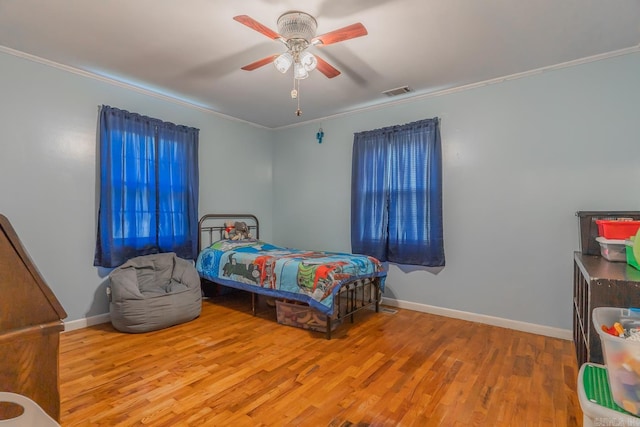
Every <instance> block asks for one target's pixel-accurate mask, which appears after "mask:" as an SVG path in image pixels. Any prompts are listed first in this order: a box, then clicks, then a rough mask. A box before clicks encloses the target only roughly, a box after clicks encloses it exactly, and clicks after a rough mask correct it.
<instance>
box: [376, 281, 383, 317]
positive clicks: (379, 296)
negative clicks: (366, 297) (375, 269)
mask: <svg viewBox="0 0 640 427" xmlns="http://www.w3.org/2000/svg"><path fill="white" fill-rule="evenodd" d="M375 288H376V291H375V292H376V313H380V299H381V298H382V292H380V279H376V284H375Z"/></svg>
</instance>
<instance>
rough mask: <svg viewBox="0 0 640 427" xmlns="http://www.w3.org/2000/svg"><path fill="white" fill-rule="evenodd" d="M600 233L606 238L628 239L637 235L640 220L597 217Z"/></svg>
mask: <svg viewBox="0 0 640 427" xmlns="http://www.w3.org/2000/svg"><path fill="white" fill-rule="evenodd" d="M596 224H598V234H599V235H600V236H602V237H604V238H605V239H628V238H629V237H631V236H635V235H636V233H637V232H638V228H640V221H625V220H622V221H621V220H606V219H597V220H596Z"/></svg>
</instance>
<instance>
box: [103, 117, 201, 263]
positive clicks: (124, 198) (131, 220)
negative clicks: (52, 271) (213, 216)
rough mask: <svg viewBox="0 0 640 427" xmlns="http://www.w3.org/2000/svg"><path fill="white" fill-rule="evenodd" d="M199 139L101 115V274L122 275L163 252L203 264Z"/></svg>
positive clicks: (185, 131) (189, 132) (186, 130)
mask: <svg viewBox="0 0 640 427" xmlns="http://www.w3.org/2000/svg"><path fill="white" fill-rule="evenodd" d="M198 134H199V130H198V129H196V128H192V127H187V126H180V125H175V124H173V123H168V122H163V121H161V120H158V119H153V118H150V117H145V116H142V115H140V114H136V113H130V112H128V111H124V110H120V109H117V108H113V107H109V106H106V105H103V106H102V107H101V109H100V134H99V138H100V140H99V144H100V162H99V163H100V206H99V210H98V233H97V239H96V251H95V258H94V263H93V264H94V265H95V266H101V267H117V266H119V265H121V264H123V263H124V262H125V261H127V260H128V259H130V258H133V257H136V256H139V255H147V254H152V253H161V252H175V253H176V254H177V255H178V256H179V257H181V258H185V259H195V258H196V257H197V250H198V248H197V244H198V185H199V182H198Z"/></svg>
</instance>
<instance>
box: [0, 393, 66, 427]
mask: <svg viewBox="0 0 640 427" xmlns="http://www.w3.org/2000/svg"><path fill="white" fill-rule="evenodd" d="M0 402H11V403H15V404H17V405H20V406H22V408H23V409H24V411H23V412H22V414H20V415H18V416H17V417H14V418H9V419H6V420H3V419H0V427H60V424H58V423H57V422H56V421H55V420H54V419H53V418H51V417H50V416H49V414H47V413H46V412H44V410H43V409H42V408H41V407H40V406H39V405H38V404H37V403H36V402H34V401H33V400H31V399H29V398H28V397H26V396H23V395H21V394H16V393H10V392H6V391H0Z"/></svg>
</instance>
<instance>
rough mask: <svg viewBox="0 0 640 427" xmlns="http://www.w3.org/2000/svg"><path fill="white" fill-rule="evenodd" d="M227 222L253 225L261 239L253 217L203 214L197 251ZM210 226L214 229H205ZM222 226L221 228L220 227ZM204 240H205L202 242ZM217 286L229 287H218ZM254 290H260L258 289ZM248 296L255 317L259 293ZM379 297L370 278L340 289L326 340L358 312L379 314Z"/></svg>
mask: <svg viewBox="0 0 640 427" xmlns="http://www.w3.org/2000/svg"><path fill="white" fill-rule="evenodd" d="M228 220H234V221H235V220H249V221H250V222H252V224H250V223H248V224H247V227H248V228H249V231H250V232H253V231H255V238H256V239H259V238H260V223H259V222H258V218H257V217H256V216H255V215H252V214H206V215H203V216H202V217H201V218H200V221H199V222H198V250H199V251H201V250H202V248H203V241H207V242H208V244H209V245H210V244H212V243H213V242H214V241H216V240H218V239H215V238H214V232H217V233H218V235H219V236H220V238H221V237H222V231H223V230H224V229H225V224H224V223H225V222H226V221H228ZM210 222H212V223H213V225H208V223H210ZM220 223H221V224H220ZM203 236H204V237H206V239H203ZM200 280H201V282H202V283H205V282H209V283H215V282H211V281H210V280H208V279H205V278H203V277H201V278H200ZM215 284H216V285H220V286H228V285H226V284H225V285H222V284H217V283H215ZM256 290H259V288H257V289H256ZM250 293H251V312H252V314H253V315H254V316H255V315H256V295H257V294H260V292H250ZM381 296H382V293H381V292H380V278H379V277H373V278H371V280H366V279H364V280H363V279H361V280H356V281H352V282H347V283H345V284H343V285H342V286H341V287H340V290H339V291H338V292H337V294H336V295H335V296H334V303H333V304H334V310H333V311H334V315H333V316H326V317H327V325H326V331H325V336H326V338H327V339H328V340H329V339H331V329H332V324H333V322H334V321H338V322H341V323H342V320H343V319H345V318H347V317H349V318H350V320H351V323H353V322H354V314H355V313H357V312H358V311H360V310H364V309H368V308H369V307H375V311H376V313H378V312H380V299H381Z"/></svg>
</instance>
